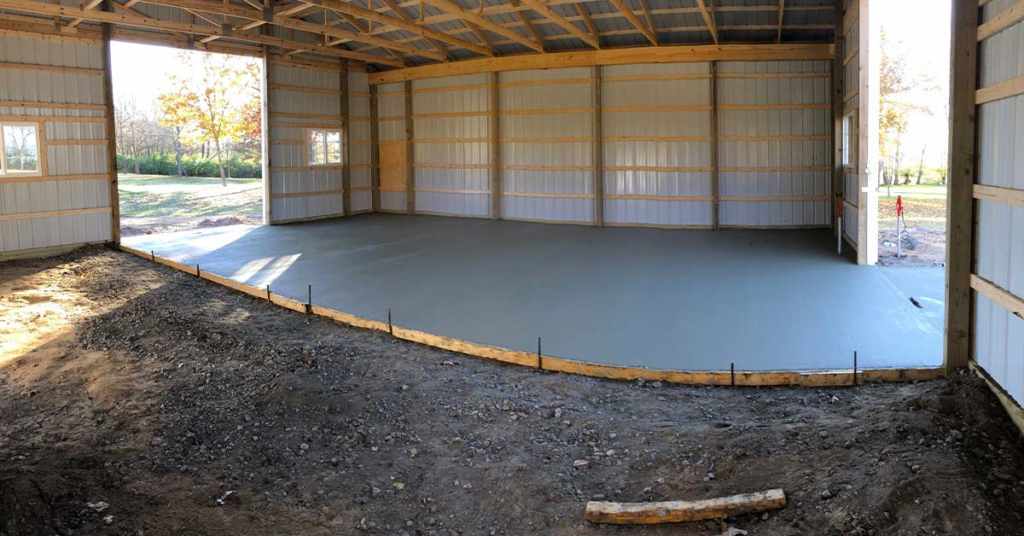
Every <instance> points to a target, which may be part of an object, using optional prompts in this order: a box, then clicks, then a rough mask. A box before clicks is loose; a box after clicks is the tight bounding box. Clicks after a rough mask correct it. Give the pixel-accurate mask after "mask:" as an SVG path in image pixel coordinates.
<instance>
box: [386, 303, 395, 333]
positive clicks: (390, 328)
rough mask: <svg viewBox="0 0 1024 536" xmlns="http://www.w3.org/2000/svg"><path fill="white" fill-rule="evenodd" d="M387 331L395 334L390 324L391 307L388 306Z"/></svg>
mask: <svg viewBox="0 0 1024 536" xmlns="http://www.w3.org/2000/svg"><path fill="white" fill-rule="evenodd" d="M388 333H390V334H391V335H394V334H395V328H394V327H392V326H391V308H390V307H388Z"/></svg>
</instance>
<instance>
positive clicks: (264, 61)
mask: <svg viewBox="0 0 1024 536" xmlns="http://www.w3.org/2000/svg"><path fill="white" fill-rule="evenodd" d="M272 5H273V0H263V6H264V7H263V9H264V11H267V12H271V11H272V10H273V7H272ZM269 32H270V25H268V24H264V25H263V26H261V27H260V33H261V34H264V35H269ZM260 48H261V55H260V59H261V61H260V63H261V67H262V68H261V69H260V77H261V79H260V98H261V99H262V100H261V104H262V107H263V110H262V113H261V114H260V126H261V127H262V128H261V132H262V136H261V137H260V138H261V139H260V145H261V148H262V150H263V151H262V152H263V155H262V158H261V167H262V170H261V172H262V175H263V224H264V225H270V224H271V223H273V216H274V214H273V200H272V199H271V194H272V192H273V191H274V188H273V176H272V174H271V171H270V170H271V169H272V167H271V160H272V158H271V157H272V155H271V152H272V151H273V148H274V144H273V143H272V142H271V140H270V138H271V131H270V129H271V124H270V111H271V106H270V104H271V103H270V98H271V93H270V84H271V78H272V76H271V72H270V70H271V69H272V68H273V65H272V58H271V56H270V47H269V46H268V45H263V46H262V47H260Z"/></svg>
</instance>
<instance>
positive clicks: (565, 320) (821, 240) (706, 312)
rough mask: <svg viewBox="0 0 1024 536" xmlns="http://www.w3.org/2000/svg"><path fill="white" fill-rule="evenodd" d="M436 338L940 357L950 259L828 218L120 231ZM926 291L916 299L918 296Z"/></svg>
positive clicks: (611, 348) (720, 363)
mask: <svg viewBox="0 0 1024 536" xmlns="http://www.w3.org/2000/svg"><path fill="white" fill-rule="evenodd" d="M124 243H125V245H128V246H130V247H133V248H137V249H141V250H144V251H151V250H152V251H155V252H156V253H157V255H160V256H163V257H167V258H171V259H174V260H176V261H179V262H184V263H188V264H199V265H200V267H201V268H202V270H204V271H210V272H214V273H217V274H220V275H223V276H227V277H230V278H232V279H235V280H237V281H240V282H244V283H248V284H251V285H255V286H259V287H262V286H265V285H271V287H272V289H273V291H274V292H276V293H279V294H282V295H285V296H290V297H294V298H296V299H300V300H303V301H305V299H306V291H307V287H306V286H307V284H312V285H313V301H314V302H315V303H319V304H322V305H326V306H328V307H331V308H334V309H338V310H341V311H345V312H348V313H352V314H355V315H358V316H362V317H365V318H371V319H375V320H386V319H387V310H388V309H389V308H390V309H391V311H392V316H393V319H394V323H395V324H397V325H401V326H405V327H409V328H413V329H418V330H422V331H426V332H429V333H433V334H436V335H445V336H449V337H455V338H459V339H463V340H467V341H472V342H477V343H482V344H489V345H494V346H501V347H505V348H510V349H514V350H523V351H531V352H532V351H536V349H537V337H541V338H542V339H543V351H544V354H545V355H554V356H559V357H565V358H570V359H577V360H582V361H591V362H597V363H606V364H614V365H624V366H642V367H647V368H651V369H673V370H728V369H729V366H730V363H735V366H736V369H737V370H826V369H848V368H850V367H851V366H852V357H853V352H854V351H855V350H856V351H857V352H858V355H859V365H860V367H862V368H886V367H925V366H938V365H940V364H941V361H942V348H941V344H942V319H943V314H944V313H943V303H942V300H943V286H944V277H945V273H944V270H943V269H942V268H895V267H892V268H877V267H861V266H857V265H855V264H853V263H851V262H850V261H849V260H848V259H845V258H840V257H838V256H836V254H835V252H834V249H833V247H834V241H833V237H832V234H831V232H830V231H828V230H799V231H794V230H780V231H763V230H750V231H745V230H743V231H741V230H730V231H719V232H713V231H690V230H658V229H636V228H630V229H625V228H595V227H586V226H576V225H545V224H535V223H522V222H509V221H492V220H479V219H466V218H445V217H434V216H402V215H385V214H374V215H363V216H356V217H353V218H349V219H342V220H330V221H322V222H312V223H302V224H292V225H284V226H231V227H220V228H212V229H200V230H194V231H186V232H179V233H169V234H163V235H142V236H134V237H129V238H125V239H124ZM911 297H914V298H915V300H916V301H917V302H918V303H919V304H920V306H921V307H920V308H919V307H918V306H916V305H914V304H913V303H912V302H911V300H910V298H911Z"/></svg>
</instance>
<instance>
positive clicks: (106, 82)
mask: <svg viewBox="0 0 1024 536" xmlns="http://www.w3.org/2000/svg"><path fill="white" fill-rule="evenodd" d="M103 10H104V11H113V10H114V7H113V5H111V0H104V2H103ZM112 34H113V26H112V25H111V24H109V23H105V24H103V102H104V104H105V105H106V109H105V110H104V115H105V116H106V121H105V122H104V125H105V129H106V135H107V156H106V160H107V175H108V190H109V196H110V197H109V198H110V242H111V243H112V244H114V245H115V246H120V245H121V196H120V193H119V192H118V182H117V124H116V121H115V114H114V80H113V59H112V57H111V50H110V41H111V36H112ZM44 128H45V125H44ZM44 156H45V155H44Z"/></svg>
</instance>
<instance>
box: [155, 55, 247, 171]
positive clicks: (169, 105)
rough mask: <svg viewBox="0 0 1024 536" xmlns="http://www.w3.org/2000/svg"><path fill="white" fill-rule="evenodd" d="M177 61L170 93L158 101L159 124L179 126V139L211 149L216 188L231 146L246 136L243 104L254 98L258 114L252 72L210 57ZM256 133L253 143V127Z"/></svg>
mask: <svg viewBox="0 0 1024 536" xmlns="http://www.w3.org/2000/svg"><path fill="white" fill-rule="evenodd" d="M179 58H180V59H181V62H180V66H181V67H180V69H179V72H176V73H173V74H172V75H171V81H170V84H169V87H172V88H176V89H175V90H173V91H172V92H168V93H165V94H163V95H161V96H160V98H159V100H160V106H161V111H162V112H163V114H164V117H163V118H162V121H164V124H166V125H169V126H177V127H180V129H181V130H180V131H179V135H181V134H184V135H185V136H188V137H190V138H191V139H192V140H193V141H194V142H195V144H196V145H202V146H204V147H205V146H207V144H209V145H212V146H213V156H214V158H215V159H216V161H217V168H218V169H219V171H220V177H221V184H223V185H225V186H226V185H227V177H228V175H229V170H228V169H227V167H226V166H225V161H226V160H227V159H228V155H227V152H228V151H229V150H230V147H231V143H232V142H233V141H236V140H237V141H242V139H243V138H245V137H248V136H251V135H252V126H251V118H248V117H249V116H251V111H248V108H249V107H251V106H252V105H251V104H249V103H251V101H252V100H253V99H255V100H256V103H257V104H256V106H255V108H256V110H257V112H258V111H259V109H260V106H259V93H258V92H256V93H255V94H254V92H253V86H254V84H253V83H252V81H251V79H252V77H253V76H254V74H258V71H255V72H254V70H253V69H252V68H250V67H248V66H244V65H239V64H238V62H236V61H233V60H232V59H231V58H228V57H226V56H220V55H214V54H202V55H195V54H184V53H183V54H181V55H179ZM257 80H258V78H257ZM256 84H258V81H257V82H256ZM258 117H259V115H258V114H257V118H258ZM247 118H248V119H247ZM256 129H257V130H256V132H257V134H256V136H257V139H258V137H259V134H258V133H259V127H258V126H257V127H256Z"/></svg>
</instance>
